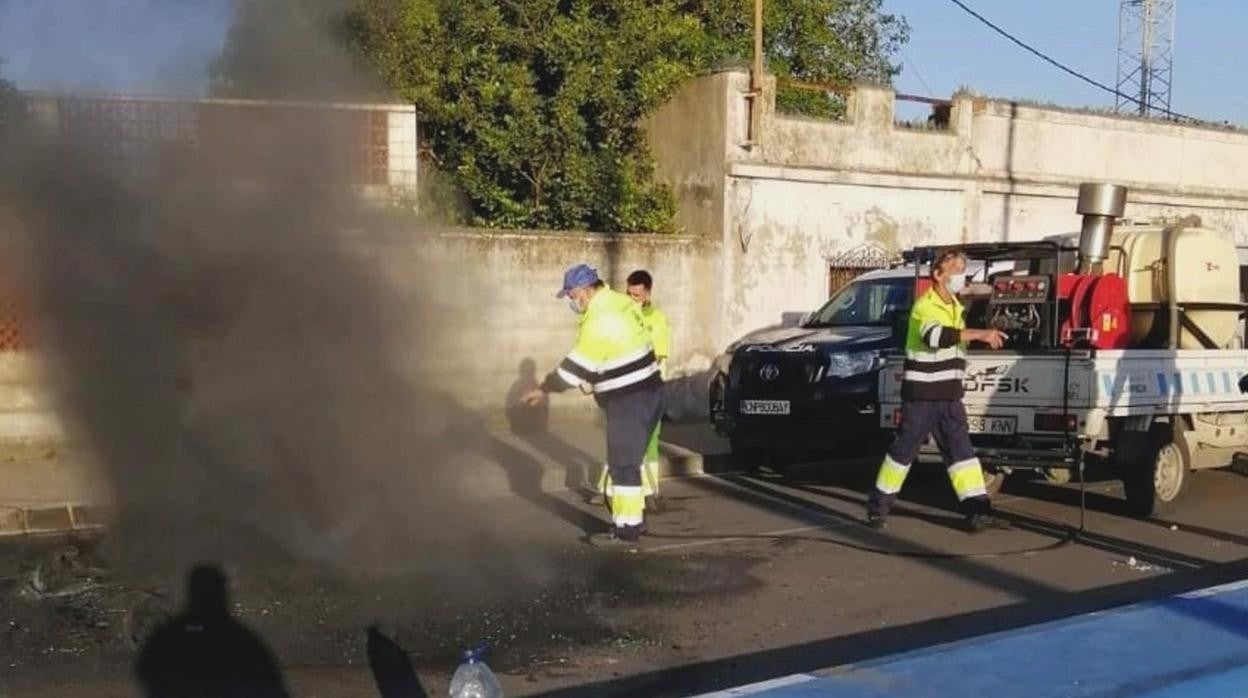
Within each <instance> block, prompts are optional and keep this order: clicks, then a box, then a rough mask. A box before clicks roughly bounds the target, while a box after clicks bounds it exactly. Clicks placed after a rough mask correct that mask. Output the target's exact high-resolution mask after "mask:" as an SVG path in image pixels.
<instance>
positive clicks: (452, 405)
mask: <svg viewBox="0 0 1248 698" xmlns="http://www.w3.org/2000/svg"><path fill="white" fill-rule="evenodd" d="M441 404H442V405H443V409H444V410H445V412H446V416H447V418H448V438H454V439H457V440H458V442H459V443H461V444H462V445H463V447H464V450H465V451H467V452H469V453H474V454H476V455H478V456H480V457H482V458H485V459H487V460H489V461H491V462H493V463H496V464H497V465H498V466H499V467H500V468H501V469H502V470H503V472H504V473H505V474H506V476H507V482H508V486H509V488H510V489H511V491H512V492H513V493H514V494H516V495H517V496H519V497H520V498H522V499H524V500H525V501H528V502H530V503H532V504H533V505H535V506H537V507H538V508H540V509H542V510H543V511H546V512H547V513H549V514H551V515H552V516H556V517H558V518H560V519H562V520H564V521H566V522H567V523H569V524H571V525H572V526H575V527H576V528H578V529H579V530H580V531H581V532H582V533H583V534H585V535H593V534H596V533H604V532H606V531H608V530H610V525H609V524H608V523H607V521H606V520H605V519H602V518H599V517H597V516H594V515H593V514H590V513H588V512H586V511H584V510H582V509H580V508H578V507H577V506H576V505H574V504H572V503H570V502H568V501H565V500H564V499H562V498H560V497H557V496H555V495H553V494H551V493H549V492H546V491H545V489H544V488H543V483H542V479H543V475H544V474H545V466H544V465H543V464H542V462H541V461H539V460H538V459H537V458H535V457H533V456H532V455H530V454H528V453H526V452H525V451H524V450H522V449H520V448H516V447H515V446H513V445H511V444H509V443H507V442H506V441H504V440H503V439H501V438H499V437H498V436H496V435H495V434H494V433H492V432H491V431H490V428H489V425H488V424H487V423H486V421H485V418H484V417H482V415H481V414H480V413H478V412H475V411H473V410H470V409H468V408H466V407H464V406H463V405H461V404H460V403H459V402H458V401H456V400H455V398H454V396H452V395H450V394H443V395H442V396H441Z"/></svg>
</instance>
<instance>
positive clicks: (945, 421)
mask: <svg viewBox="0 0 1248 698" xmlns="http://www.w3.org/2000/svg"><path fill="white" fill-rule="evenodd" d="M930 273H931V278H932V282H933V283H932V288H931V289H930V290H928V291H927V293H925V294H923V296H922V297H920V298H919V299H918V300H916V301H915V303H914V307H913V309H912V310H911V311H910V322H909V327H908V331H907V333H906V362H905V369H904V374H903V378H902V383H901V399H902V412H901V426H900V427H899V428H898V430H897V434H896V436H895V437H894V439H893V444H892V446H891V447H890V448H889V449H888V453H887V454H886V455H885V456H884V463H883V465H881V466H880V473H879V475H878V477H877V478H876V483H875V491H874V492H872V494H871V497H870V499H869V500H868V502H867V523H868V524H869V525H870V526H872V527H874V528H883V527H884V522H885V518H886V517H887V516H888V512H889V509H890V508H891V507H892V505H893V503H894V502H895V501H896V499H897V495H898V493H900V492H901V487H902V485H903V484H904V483H905V481H906V475H908V474H909V472H910V465H911V464H912V463H913V462H914V459H915V456H917V455H918V452H919V448H920V447H921V446H922V445H923V442H925V441H926V440H927V437H928V436H929V435H934V436H935V437H936V444H937V446H939V447H940V452H941V455H943V456H944V458H945V463H946V465H947V466H948V473H949V480H950V481H951V482H952V483H953V489H954V491H955V492H956V493H957V495H958V501H959V503H960V508H961V510H962V513H963V514H964V515H965V517H966V526H967V529H968V530H969V531H971V532H972V533H974V532H978V531H982V530H984V529H988V528H1004V527H1005V526H1006V525H1007V524H1006V522H1005V521H1003V520H1001V519H999V518H997V517H995V516H993V515H992V504H991V502H990V500H989V498H988V490H987V488H986V486H985V483H984V470H983V467H982V466H981V465H980V463H979V458H977V457H976V456H975V449H974V448H973V447H972V446H971V437H970V434H969V428H968V425H967V420H966V408H965V407H964V406H963V404H962V394H963V393H962V380H963V378H964V376H965V373H966V344H967V342H976V341H978V342H984V343H986V344H987V345H988V346H990V347H992V348H993V349H1000V348H1001V347H1002V346H1003V345H1004V343H1005V340H1006V335H1005V334H1004V333H1002V332H1001V331H1000V330H979V329H967V327H966V319H965V318H964V316H963V312H964V311H963V308H962V304H961V303H960V302H959V301H958V294H959V293H961V291H962V289H963V288H964V287H965V285H966V256H965V255H964V254H963V253H962V252H960V251H958V250H956V249H953V250H945V251H944V252H942V253H941V254H940V255H939V256H938V257H937V259H936V261H935V263H933V264H932V268H931V272H930Z"/></svg>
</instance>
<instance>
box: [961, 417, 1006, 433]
mask: <svg viewBox="0 0 1248 698" xmlns="http://www.w3.org/2000/svg"><path fill="white" fill-rule="evenodd" d="M966 425H967V431H969V432H970V433H972V434H1013V433H1014V432H1015V431H1016V430H1017V427H1018V418H1017V417H988V416H977V415H968V416H967V418H966Z"/></svg>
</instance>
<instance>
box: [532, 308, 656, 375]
mask: <svg viewBox="0 0 1248 698" xmlns="http://www.w3.org/2000/svg"><path fill="white" fill-rule="evenodd" d="M662 382H663V381H662V379H661V378H660V377H659V364H658V362H657V360H656V359H655V355H654V348H653V346H652V345H651V342H650V331H649V330H648V329H646V326H645V323H644V322H643V321H642V317H641V309H640V308H639V307H637V304H636V303H635V302H634V301H633V299H632V298H629V297H628V296H626V295H624V294H623V293H619V292H616V291H612V290H611V289H609V288H601V289H599V290H598V291H597V292H596V293H595V294H594V295H593V297H592V298H590V301H589V307H588V308H586V309H585V313H584V315H582V316H581V324H580V329H579V330H578V332H577V337H576V347H575V348H574V349H573V350H572V353H570V354H568V355H567V357H566V358H564V360H563V361H561V362H560V363H559V367H558V368H557V369H555V370H554V372H552V373H551V374H550V375H549V376H547V377H546V380H545V381H544V382H543V383H542V388H543V389H544V390H546V391H548V392H562V391H564V390H569V389H571V388H580V389H581V390H582V391H584V392H587V393H588V392H592V393H594V394H595V395H597V396H598V397H599V398H601V399H609V398H611V397H614V396H617V395H623V394H626V393H629V392H632V391H635V390H641V389H643V388H647V387H651V386H658V385H661V384H662Z"/></svg>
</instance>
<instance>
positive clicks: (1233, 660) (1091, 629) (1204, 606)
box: [712, 580, 1248, 698]
mask: <svg viewBox="0 0 1248 698" xmlns="http://www.w3.org/2000/svg"><path fill="white" fill-rule="evenodd" d="M756 688H757V689H758V690H753V689H752V688H751V687H742V688H739V689H735V690H732V691H724V692H722V693H718V694H712V695H715V696H750V698H814V697H815V696H819V697H821V698H822V697H831V698H838V697H840V696H846V697H848V696H853V697H854V698H875V697H880V698H883V697H885V696H886V697H887V698H898V697H899V696H906V697H907V698H909V697H911V696H940V697H941V698H948V697H952V696H985V697H988V696H991V697H992V698H1049V697H1053V698H1056V697H1058V696H1061V697H1062V698H1080V697H1092V696H1096V697H1098V698H1099V697H1104V696H1147V697H1148V698H1193V697H1195V696H1202V697H1203V696H1219V697H1222V696H1248V580H1245V581H1244V582H1240V583H1237V584H1232V585H1228V586H1225V587H1218V588H1215V589H1209V590H1205V591H1201V592H1194V593H1192V594H1185V595H1181V596H1176V597H1172V598H1168V599H1164V600H1161V601H1155V602H1149V603H1144V604H1139V605H1135V606H1127V607H1124V608H1120V609H1115V610H1111V611H1103V612H1100V613H1092V614H1088V615H1083V616H1077V617H1075V618H1070V619H1067V620H1062V621H1056V622H1053V623H1046V624H1043V625H1038V626H1033V627H1030V628H1023V629H1020V630H1014V631H1009V632H1005V633H998V634H994V635H987V636H984V637H982V638H975V639H972V640H967V641H963V642H959V643H954V644H951V645H943V646H939V647H932V648H927V649H923V650H919V651H916V652H910V653H906V654H902V655H897V656H894V657H885V658H883V659H880V660H876V661H872V662H868V663H863V664H859V665H855V666H852V667H847V668H844V669H840V670H837V671H835V672H832V673H830V674H828V675H825V676H813V675H799V676H795V677H789V679H787V680H786V681H785V682H784V683H782V684H781V685H778V686H777V685H776V684H775V683H773V684H772V687H766V686H763V685H759V686H757V687H756Z"/></svg>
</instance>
